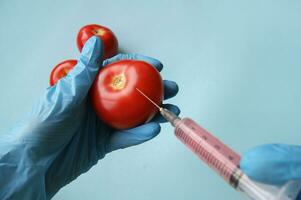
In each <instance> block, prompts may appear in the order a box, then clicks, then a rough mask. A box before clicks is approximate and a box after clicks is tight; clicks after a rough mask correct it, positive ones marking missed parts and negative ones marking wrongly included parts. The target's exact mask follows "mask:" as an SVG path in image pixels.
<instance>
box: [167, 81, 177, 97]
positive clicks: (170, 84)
mask: <svg viewBox="0 0 301 200" xmlns="http://www.w3.org/2000/svg"><path fill="white" fill-rule="evenodd" d="M163 83H164V100H166V99H170V98H172V97H174V96H176V94H177V93H178V92H179V86H178V84H177V83H176V82H174V81H169V80H164V81H163Z"/></svg>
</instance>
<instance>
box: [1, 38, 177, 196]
mask: <svg viewBox="0 0 301 200" xmlns="http://www.w3.org/2000/svg"><path fill="white" fill-rule="evenodd" d="M102 52H103V45H102V42H101V40H100V39H98V38H97V37H92V38H91V39H89V40H88V41H87V42H86V44H85V46H84V48H83V51H82V54H81V56H80V58H79V60H78V64H77V65H76V67H75V68H74V69H73V70H71V71H70V73H68V75H67V76H66V77H65V78H63V79H61V80H60V81H59V82H58V83H57V84H56V85H54V86H53V87H50V88H48V89H47V90H46V92H45V93H44V94H43V95H42V97H41V98H40V99H39V101H38V102H37V103H36V104H35V106H34V107H33V109H32V111H31V112H30V113H29V114H28V115H26V117H25V118H24V120H22V121H21V122H20V123H19V124H18V125H17V126H15V128H14V129H13V130H12V131H11V132H10V133H9V134H6V135H2V136H1V138H0V199H18V200H19V199H30V200H34V199H39V200H41V199H50V198H51V197H53V196H54V194H55V193H56V192H57V191H58V190H59V189H60V188H61V187H63V186H65V185H66V184H68V183H69V182H71V181H72V180H74V179H75V178H76V177H78V176H79V175H80V174H82V173H84V172H86V171H88V170H89V169H90V168H91V167H92V166H93V165H95V164H96V163H97V162H98V160H99V159H102V158H103V157H104V156H105V155H106V154H107V153H109V152H111V151H114V150H117V149H122V148H126V147H130V146H133V145H137V144H141V143H143V142H145V141H147V140H149V139H152V138H153V137H155V136H156V135H157V134H158V133H159V132H160V125H159V123H161V122H164V120H163V118H162V117H160V116H159V115H158V116H155V118H154V119H153V120H152V121H151V122H150V123H147V124H143V125H141V126H138V127H136V128H133V129H129V130H119V131H116V130H114V129H112V128H110V127H108V126H107V125H106V124H104V123H103V122H102V121H101V120H100V119H99V118H98V117H97V116H96V114H95V112H94V111H93V108H92V107H91V104H90V101H89V97H88V91H89V88H90V86H91V84H92V82H93V80H94V78H95V76H96V74H97V72H98V70H99V68H100V67H101V66H102V65H107V64H109V63H112V62H115V61H118V60H122V59H136V60H143V61H146V62H148V63H150V64H151V65H153V66H154V67H155V68H157V69H158V70H159V71H160V70H162V67H163V66H162V64H161V63H160V62H159V61H158V60H155V59H153V58H150V57H146V56H142V55H138V54H120V55H117V56H115V57H113V58H111V59H108V60H105V61H104V62H102V60H100V59H99V58H100V57H101V55H102ZM101 63H102V64H101ZM164 90H165V94H164V97H165V99H167V98H171V97H173V96H175V95H176V93H177V92H178V86H177V84H176V83H175V82H172V81H164ZM165 107H168V109H170V110H172V111H173V112H174V113H176V114H179V112H180V110H179V109H178V107H176V106H174V105H170V104H168V105H165Z"/></svg>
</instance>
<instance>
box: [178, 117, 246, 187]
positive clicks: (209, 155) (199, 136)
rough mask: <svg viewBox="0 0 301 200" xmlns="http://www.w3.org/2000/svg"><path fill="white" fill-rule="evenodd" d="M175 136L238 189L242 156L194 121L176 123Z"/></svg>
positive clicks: (186, 120) (184, 120) (185, 119)
mask: <svg viewBox="0 0 301 200" xmlns="http://www.w3.org/2000/svg"><path fill="white" fill-rule="evenodd" d="M175 135H176V136H177V137H178V138H179V139H180V140H181V141H182V142H183V143H184V144H185V145H186V146H187V147H188V148H189V149H191V150H192V151H193V152H194V153H195V154H196V155H197V156H198V157H199V158H200V159H202V160H203V161H204V162H205V163H206V164H207V165H209V166H210V167H211V168H212V169H213V170H214V171H216V172H217V173H219V174H220V176H222V177H223V178H224V179H225V180H226V181H227V182H228V183H230V184H231V185H232V186H233V187H237V184H238V182H237V179H238V178H239V176H240V175H239V174H237V173H234V172H235V171H236V170H237V169H238V165H239V161H240V156H239V155H238V154H237V153H236V152H234V151H233V150H232V149H231V148H229V147H227V146H226V145H225V144H223V143H222V142H221V141H220V140H219V139H217V138H216V137H214V136H213V135H211V134H210V133H209V132H208V131H206V130H205V129H204V128H202V127H201V126H199V125H198V124H197V123H196V122H194V121H193V120H192V119H189V118H184V119H182V120H179V121H177V122H176V123H175Z"/></svg>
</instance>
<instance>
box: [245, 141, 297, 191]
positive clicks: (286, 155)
mask: <svg viewBox="0 0 301 200" xmlns="http://www.w3.org/2000/svg"><path fill="white" fill-rule="evenodd" d="M300 155H301V147H300V146H294V145H286V144H266V145H261V146H257V147H255V148H253V149H251V150H249V151H247V152H246V153H245V154H244V155H243V157H242V160H241V162H240V167H241V169H242V170H243V171H244V172H245V173H246V174H247V175H248V176H250V178H252V179H254V180H256V181H259V182H262V183H267V184H276V185H279V184H283V183H285V182H287V181H289V180H301V156H300Z"/></svg>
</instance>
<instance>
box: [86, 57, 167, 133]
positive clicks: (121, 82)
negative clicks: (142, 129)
mask: <svg viewBox="0 0 301 200" xmlns="http://www.w3.org/2000/svg"><path fill="white" fill-rule="evenodd" d="M136 88H138V89H139V90H141V91H142V92H143V93H145V94H146V95H147V96H148V97H149V98H151V99H152V100H153V101H154V102H155V103H157V104H158V105H161V103H162V100H163V82H162V79H161V76H160V73H159V72H158V71H157V70H156V69H155V68H154V67H153V66H151V65H150V64H148V63H146V62H143V61H138V60H122V61H118V62H114V63H112V64H109V65H107V66H105V67H104V68H102V69H101V70H100V71H99V73H98V75H97V77H96V80H95V81H94V83H93V86H92V88H91V91H90V95H91V100H92V105H93V107H94V110H95V112H96V113H97V115H98V116H99V117H100V118H101V119H102V120H103V121H104V122H105V123H107V124H108V125H110V126H112V127H114V128H116V129H126V128H132V127H134V126H137V125H139V124H141V123H144V122H147V121H149V120H150V119H151V118H153V116H154V115H155V114H156V112H157V108H156V107H155V106H154V105H153V104H152V103H151V102H149V101H148V100H147V99H146V98H145V97H143V96H142V95H141V94H140V93H139V92H138V91H137V90H136Z"/></svg>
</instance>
